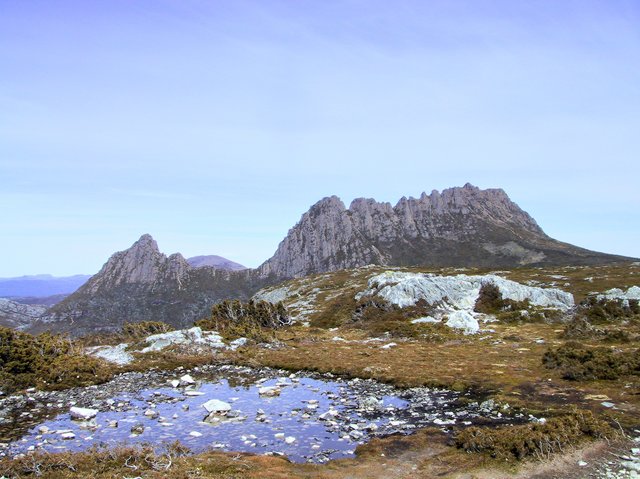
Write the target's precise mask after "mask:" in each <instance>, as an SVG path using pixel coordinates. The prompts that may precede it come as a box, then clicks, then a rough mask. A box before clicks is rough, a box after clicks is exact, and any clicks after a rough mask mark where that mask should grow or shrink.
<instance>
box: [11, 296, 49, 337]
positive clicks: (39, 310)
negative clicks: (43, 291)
mask: <svg viewBox="0 0 640 479" xmlns="http://www.w3.org/2000/svg"><path fill="white" fill-rule="evenodd" d="M45 310H46V308H45V307H43V306H34V305H30V304H21V303H16V302H14V301H11V300H8V299H3V298H0V326H4V327H7V328H13V329H18V330H23V329H27V328H28V327H29V326H30V325H31V324H33V323H34V322H35V321H36V320H37V319H38V318H39V317H40V316H42V314H44V312H45Z"/></svg>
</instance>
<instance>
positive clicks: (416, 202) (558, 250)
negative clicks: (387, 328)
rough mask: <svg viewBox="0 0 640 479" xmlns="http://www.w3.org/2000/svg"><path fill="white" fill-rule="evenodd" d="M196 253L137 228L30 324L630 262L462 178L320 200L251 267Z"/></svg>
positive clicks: (116, 324)
mask: <svg viewBox="0 0 640 479" xmlns="http://www.w3.org/2000/svg"><path fill="white" fill-rule="evenodd" d="M197 258H198V257H196V258H191V260H192V264H190V262H189V260H185V259H184V258H183V257H182V255H180V254H179V253H176V254H172V255H171V256H166V255H164V254H163V253H161V252H160V250H159V249H158V245H157V244H156V242H155V241H154V239H153V238H152V237H151V236H149V235H147V234H145V235H143V236H142V237H140V239H139V240H138V241H137V242H135V243H134V244H133V246H131V247H130V248H129V249H127V250H125V251H120V252H118V253H115V254H114V255H113V256H111V258H109V260H108V261H107V262H106V263H105V265H104V266H103V267H102V269H101V270H100V271H99V272H98V273H97V274H96V275H95V276H93V277H92V278H91V279H89V280H88V281H87V282H86V283H85V284H84V285H82V286H81V287H80V288H79V289H78V290H77V291H76V292H75V293H73V294H71V295H70V296H68V297H67V298H65V299H64V300H63V301H61V302H60V303H58V304H56V305H54V306H53V307H51V308H50V309H48V310H47V312H46V314H44V315H43V316H42V317H41V318H40V319H39V320H38V321H36V322H35V323H34V324H33V325H32V327H30V330H31V331H32V332H39V331H44V330H55V331H67V332H70V333H71V334H74V335H82V334H87V333H93V332H98V331H114V330H117V329H119V328H120V327H121V325H122V324H123V323H124V322H135V321H143V320H155V321H165V322H167V323H169V324H172V325H174V326H177V327H183V326H187V325H190V324H191V323H192V322H193V321H194V320H197V319H200V318H203V317H206V316H208V314H209V312H210V308H211V306H212V305H213V304H215V303H217V302H219V301H221V300H223V299H230V298H236V299H243V300H245V299H248V298H250V297H251V295H252V294H254V293H255V292H256V291H258V290H259V289H260V288H262V287H265V286H269V285H273V284H276V283H278V282H281V281H282V280H284V279H288V278H295V277H302V276H306V275H309V274H313V273H322V272H329V271H336V270H339V269H346V268H357V267H360V266H365V265H369V264H377V265H381V266H433V267H446V266H453V267H487V268H513V267H516V266H520V265H540V266H543V265H544V266H554V265H597V264H605V263H612V262H616V261H625V260H629V259H631V258H624V257H621V256H614V255H608V254H603V253H597V252H593V251H588V250H585V249H582V248H578V247H576V246H573V245H570V244H567V243H562V242H559V241H557V240H554V239H553V238H550V237H549V236H547V235H546V234H545V233H544V231H543V230H542V229H541V228H540V226H538V224H537V223H536V222H535V220H534V219H533V218H532V217H531V216H529V215H528V214H527V213H526V212H524V211H523V210H521V209H520V208H519V207H518V205H516V204H515V203H514V202H512V201H511V200H510V199H509V197H508V196H507V195H506V193H505V192H504V191H502V190H500V189H487V190H481V189H479V188H476V187H474V186H472V185H469V184H467V185H465V186H464V187H462V188H450V189H446V190H444V191H442V193H440V192H437V191H434V192H432V193H431V194H430V195H427V194H422V196H420V198H409V199H407V198H402V199H401V200H400V201H399V202H398V203H397V204H396V205H395V206H391V205H390V204H389V203H378V202H376V201H374V200H371V199H362V198H360V199H356V200H354V201H353V202H352V203H351V205H350V206H349V208H348V209H347V208H346V207H345V205H344V204H343V203H342V201H341V200H340V199H339V198H337V197H336V196H332V197H329V198H324V199H323V200H321V201H319V202H318V203H316V204H315V205H314V206H312V207H311V209H309V211H308V212H306V213H305V214H303V215H302V218H301V219H300V221H299V222H298V223H297V224H296V225H295V226H294V227H293V228H292V229H291V230H290V231H289V233H288V234H287V236H286V237H285V239H284V240H283V241H282V242H281V243H280V245H279V246H278V249H277V251H276V252H275V254H274V255H273V257H271V258H270V259H269V260H267V261H266V262H265V263H263V264H262V265H261V266H260V267H259V268H257V269H243V270H240V271H233V270H228V269H220V268H217V267H200V265H201V264H202V263H204V262H207V261H209V260H200V259H197ZM205 258H207V257H205ZM194 265H195V266H194Z"/></svg>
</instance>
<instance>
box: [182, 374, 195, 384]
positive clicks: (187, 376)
mask: <svg viewBox="0 0 640 479" xmlns="http://www.w3.org/2000/svg"><path fill="white" fill-rule="evenodd" d="M195 383H196V381H195V379H193V378H192V377H191V375H190V374H185V375H184V376H182V377H181V378H180V384H181V385H183V386H187V385H189V384H195Z"/></svg>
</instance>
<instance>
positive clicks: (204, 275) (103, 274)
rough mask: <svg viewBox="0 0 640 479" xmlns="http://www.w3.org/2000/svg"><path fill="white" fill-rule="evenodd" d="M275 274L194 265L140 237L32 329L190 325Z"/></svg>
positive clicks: (95, 329)
mask: <svg viewBox="0 0 640 479" xmlns="http://www.w3.org/2000/svg"><path fill="white" fill-rule="evenodd" d="M270 280H271V278H259V277H258V276H257V275H256V274H255V273H254V272H253V271H251V270H244V271H229V270H223V269H216V268H204V267H202V268H201V267H197V268H196V267H192V266H191V265H189V263H188V262H187V260H185V259H184V257H183V256H182V255H181V254H180V253H175V254H172V255H170V256H166V255H165V254H163V253H161V252H160V250H159V249H158V245H157V243H156V242H155V240H154V239H153V238H152V237H151V236H150V235H148V234H145V235H142V236H141V237H140V239H139V240H138V241H136V242H135V243H134V244H133V245H132V246H131V247H130V248H129V249H127V250H124V251H120V252H117V253H115V254H113V255H112V256H111V258H109V260H108V261H107V262H106V263H105V265H104V266H103V267H102V269H101V270H100V271H99V272H98V273H97V274H96V275H95V276H93V277H92V278H91V279H90V280H89V281H87V283H85V284H84V285H83V286H82V287H81V288H80V289H78V290H77V291H76V292H75V293H73V294H72V295H70V296H68V297H67V298H65V299H64V300H63V301H61V302H60V303H58V304H56V305H55V306H53V307H52V308H50V309H49V310H47V311H46V313H45V314H44V315H42V316H41V317H40V318H39V320H38V321H36V322H35V323H34V324H32V325H31V326H30V327H29V331H30V332H35V333H37V332H41V331H45V330H53V331H57V332H68V333H70V334H72V335H82V334H86V333H94V332H99V331H103V332H113V331H117V330H118V329H119V328H120V327H121V326H122V325H123V323H125V322H138V321H145V320H153V321H164V322H166V323H169V324H171V325H173V326H175V327H179V328H181V327H186V326H191V325H192V324H193V322H194V321H196V320H198V319H202V318H205V317H208V316H209V314H210V312H211V306H213V305H214V304H216V303H217V302H219V301H221V300H223V299H232V298H234V299H236V298H237V299H248V298H249V297H250V296H251V295H252V294H253V293H254V292H255V291H257V290H258V289H260V288H261V287H262V286H264V285H265V284H267V283H268V282H269V281H270Z"/></svg>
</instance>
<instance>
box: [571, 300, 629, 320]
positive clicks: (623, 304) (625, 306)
mask: <svg viewBox="0 0 640 479" xmlns="http://www.w3.org/2000/svg"><path fill="white" fill-rule="evenodd" d="M638 315H640V306H639V305H638V300H636V299H630V300H628V301H623V300H621V299H606V298H601V299H598V298H597V297H595V296H590V297H588V298H587V299H585V300H584V301H582V302H581V303H580V304H579V305H578V308H577V311H576V316H578V317H584V318H585V319H586V320H588V321H589V322H590V323H593V324H598V323H606V322H611V321H619V320H625V319H630V318H633V317H635V316H638Z"/></svg>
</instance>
